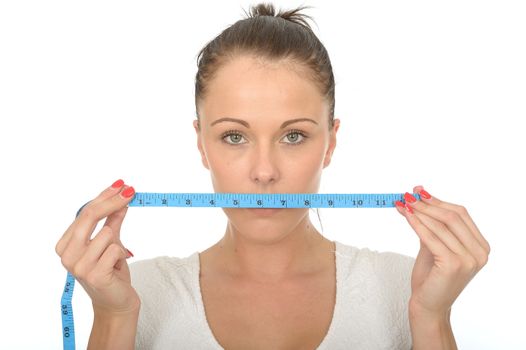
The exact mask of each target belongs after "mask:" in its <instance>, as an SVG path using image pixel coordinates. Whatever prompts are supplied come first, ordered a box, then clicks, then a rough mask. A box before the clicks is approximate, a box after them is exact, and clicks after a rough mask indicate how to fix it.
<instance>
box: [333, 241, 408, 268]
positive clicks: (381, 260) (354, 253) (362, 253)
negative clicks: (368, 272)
mask: <svg viewBox="0 0 526 350" xmlns="http://www.w3.org/2000/svg"><path fill="white" fill-rule="evenodd" d="M335 242H336V253H337V254H338V255H339V256H341V257H344V258H347V259H348V260H354V263H357V262H365V263H368V264H383V265H412V264H414V262H415V258H413V257H412V256H409V255H406V254H402V253H397V252H393V251H379V250H375V249H371V248H368V247H361V248H360V247H356V246H353V245H349V244H345V243H342V242H339V241H335Z"/></svg>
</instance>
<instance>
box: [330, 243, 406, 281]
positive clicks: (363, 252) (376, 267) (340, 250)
mask: <svg viewBox="0 0 526 350" xmlns="http://www.w3.org/2000/svg"><path fill="white" fill-rule="evenodd" d="M336 244H337V246H336V254H337V255H338V258H339V259H340V261H341V262H340V267H341V268H342V270H343V271H342V273H343V274H344V275H347V276H350V275H354V276H356V274H363V275H365V276H368V278H371V277H376V278H378V279H380V280H382V281H383V282H385V283H391V284H395V285H396V284H400V283H402V284H404V283H407V280H408V279H410V277H411V271H412V270H413V266H414V263H415V258H413V257H411V256H409V255H406V254H402V253H397V252H393V251H379V250H375V249H371V248H368V247H361V248H360V247H356V246H352V245H349V244H344V243H341V242H336ZM342 277H345V276H342Z"/></svg>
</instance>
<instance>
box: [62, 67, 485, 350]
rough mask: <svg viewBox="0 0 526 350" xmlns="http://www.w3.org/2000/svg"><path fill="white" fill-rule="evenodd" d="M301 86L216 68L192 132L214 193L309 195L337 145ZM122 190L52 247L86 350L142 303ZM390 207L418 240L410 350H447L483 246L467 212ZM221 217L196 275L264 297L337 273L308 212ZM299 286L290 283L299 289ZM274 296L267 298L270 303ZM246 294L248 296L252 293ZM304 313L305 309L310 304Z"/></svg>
mask: <svg viewBox="0 0 526 350" xmlns="http://www.w3.org/2000/svg"><path fill="white" fill-rule="evenodd" d="M306 76H307V75H306V74H305V72H302V70H301V68H300V67H298V66H294V65H293V64H291V63H289V62H264V61H261V60H258V59H254V58H250V57H239V58H238V59H236V60H233V61H231V62H229V63H228V64H227V65H225V66H223V67H222V68H221V69H220V70H219V72H218V74H217V76H216V77H215V78H214V79H213V80H212V81H211V83H210V85H209V93H208V95H207V96H206V98H205V99H204V101H202V102H201V103H200V105H199V106H198V110H199V114H200V118H201V123H200V125H201V128H198V127H197V122H194V128H195V130H196V133H197V146H198V149H199V152H200V154H201V158H202V162H203V165H204V166H205V167H206V168H207V169H209V170H210V174H211V176H212V182H213V186H214V189H215V191H216V192H246V193H280V192H284V193H316V192H317V191H318V188H319V183H320V178H321V171H322V170H323V169H324V168H325V167H326V166H328V165H329V164H330V160H331V157H332V154H333V152H334V149H335V147H336V133H337V131H338V128H339V120H338V119H335V120H334V126H333V127H332V128H331V129H329V127H328V125H329V124H328V108H329V106H328V103H327V102H326V101H325V100H323V98H322V97H321V95H320V94H319V91H318V90H317V88H316V85H315V84H313V83H312V82H311V81H310V80H308V79H306V78H305V77H306ZM226 116H228V117H233V118H239V119H242V120H244V121H245V122H248V123H249V124H250V128H246V127H244V126H242V125H241V124H239V123H233V122H221V123H218V124H216V125H214V126H212V124H213V123H214V122H215V121H217V120H218V119H219V118H223V117H226ZM300 117H302V118H303V117H305V118H310V119H312V120H314V122H315V123H311V122H305V121H303V122H298V123H295V124H291V125H289V126H288V127H286V128H284V129H281V128H280V125H281V124H282V123H283V122H285V121H287V120H290V119H293V118H300ZM292 127H293V128H295V129H298V130H299V131H300V132H302V133H304V134H305V135H306V136H308V138H307V139H306V140H305V142H304V143H301V144H299V145H290V144H291V143H292V144H294V143H299V142H300V141H301V140H302V139H303V136H301V135H298V134H294V133H291V131H290V130H289V128H292ZM230 129H236V130H238V131H236V132H237V133H239V134H241V137H237V136H228V137H225V138H223V137H222V133H223V132H225V131H227V130H230ZM225 139H226V141H225ZM228 143H234V144H235V143H241V144H240V145H235V146H231V145H229V144H228ZM129 187H130V186H127V185H125V184H123V183H121V184H120V185H118V186H115V187H112V186H110V187H108V188H106V189H105V190H103V191H102V192H101V193H100V194H99V195H98V196H97V197H96V198H94V199H93V200H92V201H91V202H90V203H88V204H87V205H86V206H85V207H84V208H83V209H82V211H81V212H80V214H79V216H78V217H77V218H76V219H75V220H74V221H73V223H72V224H71V225H70V226H69V227H68V228H67V229H66V231H65V232H64V234H63V235H62V237H61V238H60V240H59V241H58V242H57V244H56V246H55V252H56V253H57V255H58V256H60V258H61V262H62V264H63V265H64V267H66V269H67V270H68V271H69V272H71V273H72V274H73V275H74V276H75V278H76V279H77V280H78V282H79V283H80V284H81V285H82V286H83V288H84V289H85V290H86V292H87V293H88V295H89V296H90V298H91V300H92V303H93V308H94V324H93V330H92V333H91V336H90V341H89V344H88V348H89V349H106V348H108V349H114V348H119V349H132V348H133V346H134V339H135V334H136V329H137V319H138V314H139V308H140V299H139V298H138V296H137V293H136V292H135V290H134V289H133V287H132V286H131V281H130V273H129V269H128V264H127V262H126V259H127V258H128V257H129V256H130V254H128V253H127V252H126V249H125V248H124V246H123V244H122V242H121V240H120V229H121V225H122V222H123V220H124V217H125V215H126V212H127V204H128V203H129V202H130V201H131V199H132V198H133V191H132V193H130V194H129V196H123V194H124V193H125V191H126V190H128V189H129ZM131 189H133V188H131ZM413 192H414V193H420V194H421V195H422V194H424V192H423V187H422V186H416V187H415V188H413ZM406 195H409V193H406ZM397 204H398V205H397V209H398V212H399V213H400V214H401V215H403V216H404V217H405V218H406V219H407V221H408V223H409V225H410V226H411V227H412V228H413V230H414V231H415V233H416V235H417V236H418V238H419V239H420V250H419V252H418V256H417V258H416V260H415V265H414V268H413V271H412V276H411V298H410V300H409V310H408V311H409V320H410V325H411V335H412V340H413V349H415V350H416V349H456V344H455V340H454V337H453V333H452V330H451V324H450V322H449V318H450V313H451V307H452V304H453V302H454V301H455V300H456V298H457V297H458V295H459V294H460V293H461V292H462V290H463V289H464V288H465V287H466V285H467V284H468V283H469V282H470V281H471V280H472V279H473V277H474V276H475V275H476V274H477V273H478V272H479V271H480V269H481V268H482V267H483V266H485V265H486V263H487V261H488V256H489V252H490V246H489V244H488V242H487V240H486V239H485V238H484V237H483V235H482V234H481V232H480V231H479V229H478V227H477V226H476V225H475V223H474V221H473V219H472V218H471V216H470V215H469V213H468V211H467V209H466V208H465V207H464V206H461V205H458V204H453V203H449V202H446V201H443V200H440V199H438V198H437V197H435V196H431V197H430V198H425V197H421V200H415V201H411V198H410V197H409V196H408V197H406V200H405V203H401V202H398V203H397ZM404 204H405V205H404ZM223 210H224V212H225V213H226V215H227V216H228V224H227V227H226V230H225V234H224V237H223V238H222V239H221V240H220V241H219V242H218V243H216V244H215V245H213V246H212V247H210V248H209V249H207V250H206V251H204V252H203V253H201V255H202V257H203V262H204V265H203V267H204V269H203V270H204V271H205V274H207V275H209V276H229V277H233V280H236V281H246V282H248V283H249V284H252V285H256V286H258V290H261V291H263V292H261V295H266V294H269V293H272V290H273V288H272V286H277V285H281V282H282V281H283V282H286V281H290V280H298V278H296V277H298V276H316V277H319V276H322V277H323V276H327V275H328V272H327V271H330V272H331V273H332V270H330V268H329V267H328V266H329V265H330V264H333V263H334V253H333V252H334V245H333V243H334V242H331V241H329V240H327V239H326V238H324V237H323V236H322V235H321V234H320V233H319V232H318V231H317V230H316V229H315V228H314V226H313V225H312V223H311V222H310V220H309V216H308V209H301V208H298V209H280V210H279V211H278V212H276V213H273V214H272V215H261V214H260V213H254V212H253V211H249V210H247V209H238V208H223ZM257 210H261V209H257ZM104 218H106V221H105V223H104V226H103V228H102V229H101V230H100V231H99V232H98V233H97V234H96V235H95V237H93V238H90V237H91V236H92V234H93V231H94V229H95V228H96V224H97V222H99V221H100V220H102V219H104ZM212 269H216V270H212ZM210 272H212V273H210ZM214 272H218V274H215V273H214ZM306 280H307V279H302V281H303V282H302V283H300V284H299V285H302V284H303V285H305V281H306ZM310 281H311V282H312V281H314V285H313V288H307V289H302V290H305V291H309V290H315V289H316V288H315V287H318V288H319V287H320V286H321V287H322V288H321V289H327V288H326V286H327V283H329V282H327V280H323V279H318V280H316V279H315V278H310ZM319 281H321V282H319ZM314 286H315V287H314ZM261 287H262V288H261ZM265 287H270V288H268V289H266V288H265ZM294 287H296V286H292V287H290V288H292V289H294ZM278 292H279V293H281V292H282V291H278ZM285 292H287V291H285ZM279 293H278V294H276V295H275V296H272V297H275V298H277V297H279V296H280V295H279ZM248 294H249V295H252V294H253V293H252V290H251V291H250V293H248ZM285 294H287V293H285ZM289 295H291V297H290V298H289V299H286V300H285V302H284V304H283V305H292V307H293V306H294V305H296V304H300V303H299V302H298V299H297V296H301V293H295V294H293V293H289ZM313 300H317V301H319V303H320V305H321V306H320V310H318V314H316V315H321V314H323V311H324V310H326V306H325V305H323V304H321V302H327V300H329V301H331V300H330V298H329V296H328V295H324V296H323V297H321V298H316V299H313ZM331 303H332V301H331ZM305 304H308V305H312V303H311V302H310V301H309V300H307V302H306V303H305ZM292 307H291V308H289V309H286V311H287V312H290V311H291V310H292ZM263 311H265V310H263ZM281 311H282V310H281ZM300 311H301V310H300ZM326 316H327V315H326ZM329 316H330V315H329ZM329 316H328V317H329ZM307 321H309V320H307ZM326 321H327V322H328V321H329V319H327V320H326ZM327 322H321V323H320V324H326V323H327ZM309 323H310V322H305V324H309ZM271 325H272V324H271ZM227 326H228V325H227ZM280 326H281V325H280ZM294 326H296V325H294ZM314 328H317V325H316V327H314ZM226 330H227V331H228V328H227V329H226ZM277 331H278V332H279V329H277ZM290 331H291V330H288V329H285V331H283V334H284V336H283V338H282V339H278V341H282V342H283V343H284V342H285V341H287V339H286V338H285V337H286V336H287V334H290ZM276 334H277V332H274V333H273V335H274V336H275V335H276ZM323 334H324V333H323V332H322V333H321V334H318V335H315V336H314V337H313V339H309V342H310V343H309V344H316V343H317V342H318V340H319V338H320V337H321V336H322V335H323ZM300 339H305V338H304V337H300ZM267 348H268V347H267ZM274 348H275V347H274Z"/></svg>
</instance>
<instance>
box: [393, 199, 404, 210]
mask: <svg viewBox="0 0 526 350" xmlns="http://www.w3.org/2000/svg"><path fill="white" fill-rule="evenodd" d="M395 205H396V206H397V207H398V208H400V209H404V203H402V202H400V201H396V202H395Z"/></svg>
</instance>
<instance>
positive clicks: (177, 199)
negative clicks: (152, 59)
mask: <svg viewBox="0 0 526 350" xmlns="http://www.w3.org/2000/svg"><path fill="white" fill-rule="evenodd" d="M413 196H414V197H415V198H416V199H417V200H419V199H420V195H419V194H416V193H413ZM396 201H401V202H402V203H405V200H404V194H403V193H221V192H218V193H154V192H137V193H135V195H134V197H133V199H132V200H131V201H130V202H129V203H128V206H129V207H189V208H192V207H211V208H213V207H220V208H282V209H285V208H392V207H394V206H395V204H394V203H395V202H396ZM88 203H89V202H87V203H86V204H88ZM86 204H84V205H83V206H82V207H80V209H79V210H78V211H77V215H76V216H78V215H79V213H80V211H81V210H82V208H84V206H85V205H86ZM74 287H75V277H73V275H72V274H71V273H70V272H69V271H68V273H67V277H66V285H65V287H64V291H63V293H62V299H61V313H62V339H63V345H64V350H75V327H74V321H73V307H72V305H71V299H72V297H73V289H74Z"/></svg>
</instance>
